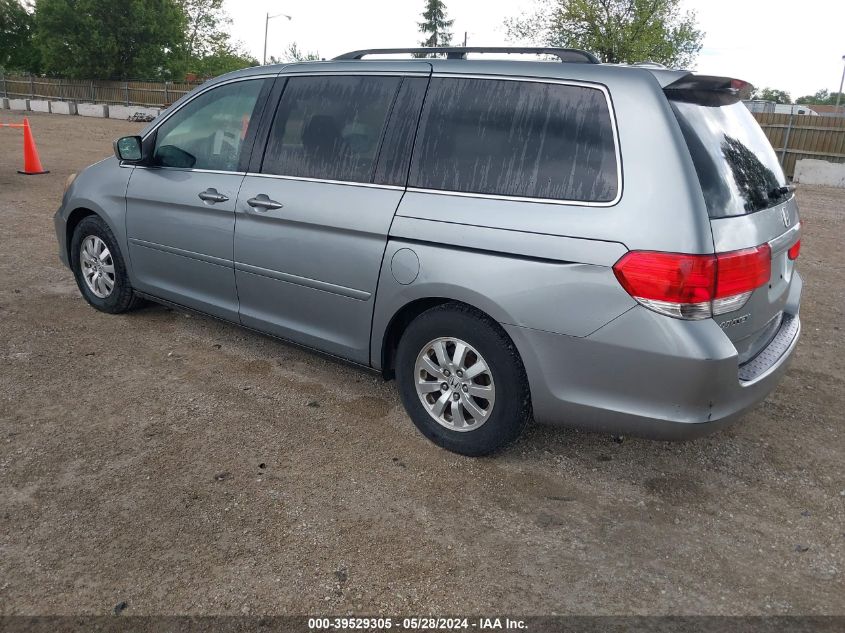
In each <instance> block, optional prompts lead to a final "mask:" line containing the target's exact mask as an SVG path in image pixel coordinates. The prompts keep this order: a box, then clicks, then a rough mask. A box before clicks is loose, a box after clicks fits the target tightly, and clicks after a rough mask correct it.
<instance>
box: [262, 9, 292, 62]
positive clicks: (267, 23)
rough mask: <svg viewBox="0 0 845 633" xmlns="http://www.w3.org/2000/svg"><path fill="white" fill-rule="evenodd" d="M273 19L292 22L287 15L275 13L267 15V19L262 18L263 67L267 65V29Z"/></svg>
mask: <svg viewBox="0 0 845 633" xmlns="http://www.w3.org/2000/svg"><path fill="white" fill-rule="evenodd" d="M273 18H287V19H288V20H293V18H292V17H290V16H289V15H288V14H287V13H277V14H276V15H270V14H269V13H268V14H267V17H265V18H264V63H263V65H264V66H266V65H267V28H268V27H269V26H270V20H272V19H273Z"/></svg>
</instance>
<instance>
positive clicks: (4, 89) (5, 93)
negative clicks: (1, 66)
mask: <svg viewBox="0 0 845 633" xmlns="http://www.w3.org/2000/svg"><path fill="white" fill-rule="evenodd" d="M2 76H3V96H4V97H7V98H8V96H9V89H8V87H7V86H6V73H2Z"/></svg>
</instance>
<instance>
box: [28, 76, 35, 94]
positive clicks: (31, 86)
mask: <svg viewBox="0 0 845 633" xmlns="http://www.w3.org/2000/svg"><path fill="white" fill-rule="evenodd" d="M29 98H30V99H35V81H34V80H33V78H32V73H29Z"/></svg>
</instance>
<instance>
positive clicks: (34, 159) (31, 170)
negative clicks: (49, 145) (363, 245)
mask: <svg viewBox="0 0 845 633" xmlns="http://www.w3.org/2000/svg"><path fill="white" fill-rule="evenodd" d="M18 173H19V174H25V175H27V176H35V175H37V174H49V173H50V172H49V171H47V170H46V169H44V168H43V167H42V166H41V159H40V158H38V149H37V148H36V147H35V139H34V138H32V130H31V129H30V127H29V119H27V118H26V117H24V119H23V170H20V169H19V170H18Z"/></svg>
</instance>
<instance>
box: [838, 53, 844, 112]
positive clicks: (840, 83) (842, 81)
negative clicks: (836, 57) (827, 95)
mask: <svg viewBox="0 0 845 633" xmlns="http://www.w3.org/2000/svg"><path fill="white" fill-rule="evenodd" d="M842 61H843V62H845V55H843V56H842ZM843 83H845V66H843V67H842V79H840V80H839V92H837V93H836V114H839V97H841V96H842V84H843Z"/></svg>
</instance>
